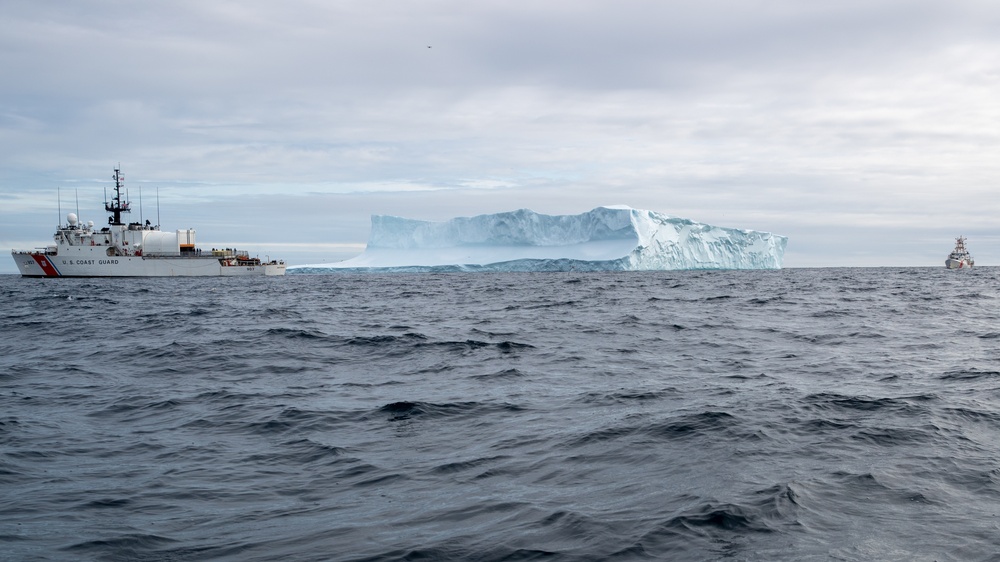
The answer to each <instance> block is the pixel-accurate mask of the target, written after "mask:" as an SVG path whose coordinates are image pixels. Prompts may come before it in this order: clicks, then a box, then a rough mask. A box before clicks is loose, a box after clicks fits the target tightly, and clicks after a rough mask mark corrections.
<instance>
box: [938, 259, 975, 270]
mask: <svg viewBox="0 0 1000 562" xmlns="http://www.w3.org/2000/svg"><path fill="white" fill-rule="evenodd" d="M944 266H945V267H946V268H948V269H968V268H970V267H972V264H971V263H969V262H968V261H966V260H953V259H948V260H945V262H944Z"/></svg>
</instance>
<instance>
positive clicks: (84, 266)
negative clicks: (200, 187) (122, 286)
mask: <svg viewBox="0 0 1000 562" xmlns="http://www.w3.org/2000/svg"><path fill="white" fill-rule="evenodd" d="M87 250H90V251H87ZM103 250H104V248H100V247H97V248H81V251H80V252H76V253H75V255H52V254H47V253H45V252H14V253H13V257H14V262H15V263H16V264H17V268H18V270H19V271H20V272H21V275H22V276H23V277H241V276H255V275H268V276H270V275H284V274H285V264H284V263H263V264H252V265H224V264H223V262H222V261H221V260H219V259H217V258H214V257H211V256H204V257H203V256H200V255H199V256H192V257H173V256H171V257H166V256H164V257H161V256H113V257H111V256H107V255H106V254H105V252H104V251H103Z"/></svg>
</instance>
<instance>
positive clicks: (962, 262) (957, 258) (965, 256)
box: [944, 236, 976, 269]
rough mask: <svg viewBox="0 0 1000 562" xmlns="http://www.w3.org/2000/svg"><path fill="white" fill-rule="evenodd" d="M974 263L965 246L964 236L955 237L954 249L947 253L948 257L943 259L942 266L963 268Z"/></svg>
mask: <svg viewBox="0 0 1000 562" xmlns="http://www.w3.org/2000/svg"><path fill="white" fill-rule="evenodd" d="M975 264H976V261H975V260H973V259H972V255H970V254H969V251H968V250H967V249H966V248H965V237H964V236H959V237H958V238H956V239H955V249H954V250H952V251H951V253H950V254H948V259H946V260H944V266H945V267H947V268H948V269H963V268H967V267H972V266H973V265H975Z"/></svg>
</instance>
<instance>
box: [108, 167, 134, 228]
mask: <svg viewBox="0 0 1000 562" xmlns="http://www.w3.org/2000/svg"><path fill="white" fill-rule="evenodd" d="M112 178H114V180H115V196H114V197H113V198H112V199H111V202H110V203H108V202H107V201H105V202H104V210H105V211H107V212H109V213H112V215H111V216H110V217H108V218H109V222H110V223H111V224H113V225H120V224H122V213H130V212H132V211H131V209H129V202H128V201H125V202H122V187H123V186H124V185H125V176H123V175H122V174H121V170H120V169H119V168H115V175H114V176H112Z"/></svg>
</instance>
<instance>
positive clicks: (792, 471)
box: [0, 268, 1000, 561]
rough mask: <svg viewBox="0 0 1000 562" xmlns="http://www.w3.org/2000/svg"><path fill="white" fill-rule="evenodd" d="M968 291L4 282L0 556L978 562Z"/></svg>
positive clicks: (980, 426)
mask: <svg viewBox="0 0 1000 562" xmlns="http://www.w3.org/2000/svg"><path fill="white" fill-rule="evenodd" d="M997 286H998V285H997V271H996V270H994V269H992V268H980V269H977V270H974V271H962V272H948V271H942V270H937V269H831V270H785V271H776V272H775V271H770V272H662V273H614V274H572V273H547V274H424V275H379V276H374V275H372V276H364V275H342V276H289V277H287V278H283V279H264V280H252V281H248V280H225V279H210V280H167V279H160V280H72V279H65V280H28V279H20V278H16V277H11V276H5V277H2V278H0V294H2V295H3V299H4V303H3V307H2V308H0V330H2V333H3V334H4V338H2V340H0V383H2V387H0V389H2V390H0V401H2V409H0V486H2V490H3V494H2V497H0V500H2V501H0V543H2V548H0V560H80V559H84V560H241V561H242V560H276V559H287V560H407V559H420V558H423V559H456V560H460V559H477V560H522V559H525V560H531V559H555V560H581V559H582V560H606V559H621V560H633V559H638V560H644V559H677V560H687V559H689V560H706V559H707V560H713V559H733V560H775V559H781V560H830V559H834V560H914V559H916V560H986V559H997V558H996V552H997V547H996V545H997V544H1000V519H998V517H997V510H996V507H995V506H996V505H998V500H1000V467H998V465H997V462H998V461H997V459H998V458H1000V414H998V412H1000V409H998V399H1000V371H998V368H997V366H998V364H1000V362H998V360H1000V336H998V333H1000V332H998V330H997V326H998V325H1000V324H998V318H1000V317H998V310H997V308H996V306H995V303H996V302H997V296H998V293H997V289H996V287H997ZM956 311H960V313H956Z"/></svg>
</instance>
